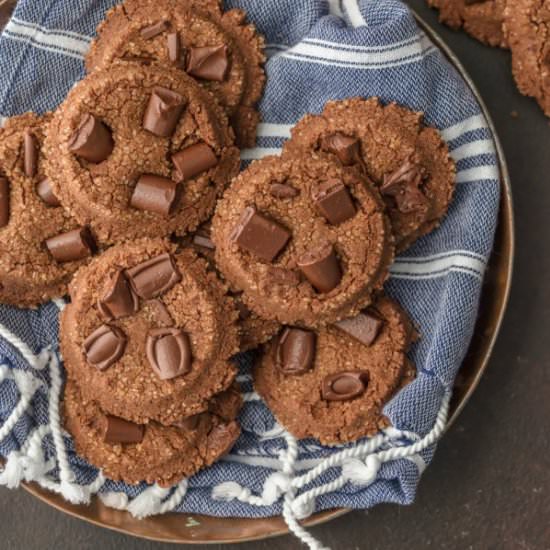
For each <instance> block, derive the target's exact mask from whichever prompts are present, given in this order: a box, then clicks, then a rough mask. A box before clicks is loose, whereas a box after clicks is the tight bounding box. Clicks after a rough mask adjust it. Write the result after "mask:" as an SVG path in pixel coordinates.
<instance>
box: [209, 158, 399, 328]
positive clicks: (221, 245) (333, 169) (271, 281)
mask: <svg viewBox="0 0 550 550" xmlns="http://www.w3.org/2000/svg"><path fill="white" fill-rule="evenodd" d="M212 239H213V241H214V243H215V244H216V263H217V265H218V268H219V269H220V271H221V272H222V273H223V275H224V276H225V277H226V279H227V280H228V281H229V282H230V284H231V285H232V287H234V288H235V289H238V290H242V291H243V294H242V299H243V301H244V302H245V304H246V305H247V306H248V307H249V308H250V309H251V310H252V311H254V312H256V313H257V314H258V315H260V316H261V317H264V318H266V319H273V320H277V321H279V322H284V323H299V324H304V325H319V324H324V323H327V322H331V321H334V320H336V319H341V318H342V317H345V316H347V315H350V314H352V313H353V312H354V311H358V310H359V309H360V308H361V307H362V306H364V305H366V304H368V303H369V302H370V299H371V293H372V291H373V289H375V288H378V287H380V286H381V285H382V283H383V281H384V279H385V278H386V276H387V269H388V266H389V263H390V262H391V260H392V259H393V244H392V237H391V231H390V229H389V222H388V220H387V218H386V216H385V214H384V207H383V203H382V201H381V200H380V198H379V195H378V193H377V192H376V190H375V189H374V188H373V187H372V186H371V185H370V184H369V182H368V180H366V179H365V178H364V177H363V176H361V175H360V174H359V173H358V171H356V170H354V169H349V168H345V167H342V166H341V165H338V164H336V163H335V162H333V161H332V159H330V158H327V157H323V156H322V155H308V154H306V155H297V156H295V157H290V156H289V157H288V158H287V159H284V160H283V159H280V158H279V157H267V158H265V159H262V160H261V161H258V162H255V163H253V164H252V165H251V166H250V167H249V168H248V170H246V171H245V172H243V173H242V174H240V176H239V177H238V178H236V179H235V180H234V182H233V184H232V185H231V187H230V188H229V189H228V190H227V191H226V193H225V195H224V197H223V199H222V200H221V201H220V202H219V203H218V207H217V209H216V214H215V216H214V218H213V222H212Z"/></svg>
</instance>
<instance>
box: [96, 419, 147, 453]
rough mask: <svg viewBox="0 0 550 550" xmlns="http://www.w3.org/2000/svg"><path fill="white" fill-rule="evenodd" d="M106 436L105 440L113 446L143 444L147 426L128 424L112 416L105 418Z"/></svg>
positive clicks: (126, 421)
mask: <svg viewBox="0 0 550 550" xmlns="http://www.w3.org/2000/svg"><path fill="white" fill-rule="evenodd" d="M105 419H106V422H105V424H106V425H105V435H104V436H103V440H104V441H105V443H110V444H111V445H116V444H121V443H141V442H142V441H143V436H144V435H145V426H142V425H141V424H135V423H134V422H128V420H124V419H123V418H119V417H118V416H112V415H110V414H108V415H106V417H105Z"/></svg>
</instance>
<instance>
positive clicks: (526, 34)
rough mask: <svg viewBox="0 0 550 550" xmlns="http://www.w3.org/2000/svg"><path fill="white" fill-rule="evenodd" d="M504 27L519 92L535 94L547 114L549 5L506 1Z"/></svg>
mask: <svg viewBox="0 0 550 550" xmlns="http://www.w3.org/2000/svg"><path fill="white" fill-rule="evenodd" d="M504 28H505V32H506V35H507V37H508V42H509V43H510V50H511V51H512V71H513V73H514V78H515V79H516V83H517V85H518V88H519V90H520V92H521V93H522V94H523V95H526V96H531V97H534V98H535V99H536V100H537V101H538V103H539V105H540V106H541V108H542V110H543V111H544V113H545V114H546V115H547V116H550V32H549V30H548V29H549V28H550V4H549V3H548V2H546V1H544V2H541V1H535V0H516V1H515V2H509V4H508V6H507V8H506V11H505V24H504Z"/></svg>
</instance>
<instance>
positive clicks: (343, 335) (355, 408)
mask: <svg viewBox="0 0 550 550" xmlns="http://www.w3.org/2000/svg"><path fill="white" fill-rule="evenodd" d="M414 338H416V331H415V330H414V328H413V326H412V324H411V322H410V321H409V319H408V317H407V315H406V314H405V312H404V311H403V310H402V309H401V308H400V307H399V306H398V305H397V304H396V303H395V302H393V301H392V300H390V299H389V298H386V297H381V298H379V299H378V300H377V301H376V303H375V304H374V306H372V307H371V308H369V309H367V310H365V311H363V312H361V313H360V314H359V315H358V316H357V317H355V318H353V319H347V320H345V321H342V322H340V323H338V324H337V325H333V326H330V327H327V328H324V329H321V330H318V331H310V330H304V329H300V328H296V327H286V328H284V329H283V330H282V332H281V333H280V335H279V336H278V337H277V338H274V339H273V341H272V342H271V343H270V344H269V345H267V346H266V348H265V353H264V355H263V357H262V358H261V359H260V361H259V362H258V365H257V366H256V368H255V371H254V380H255V381H254V386H255V388H256V391H257V392H258V393H259V394H260V395H261V396H262V397H263V399H264V400H265V401H266V402H267V404H268V406H269V407H270V409H271V411H272V412H273V414H274V415H275V416H276V418H277V420H278V421H279V422H280V423H281V424H282V425H283V426H285V428H287V429H288V430H289V431H290V432H291V433H292V434H294V435H295V436H296V437H298V438H307V437H314V438H317V439H319V440H320V441H321V443H323V444H326V445H335V444H338V443H346V442H349V441H355V440H356V439H359V438H360V437H364V436H367V435H373V434H375V433H376V432H377V431H378V430H379V429H380V428H383V427H385V426H387V425H388V420H387V419H386V418H385V417H384V415H383V414H382V409H383V407H384V405H385V403H387V402H388V400H389V399H390V398H391V397H392V396H393V395H394V394H395V393H396V392H397V391H398V390H399V389H400V388H402V387H403V386H404V385H406V384H408V383H409V382H410V381H411V380H412V379H413V378H414V372H415V369H414V367H413V365H412V363H411V362H410V361H409V360H408V359H407V358H406V356H405V353H406V352H407V350H408V348H409V345H410V343H411V341H412V340H413V339H414Z"/></svg>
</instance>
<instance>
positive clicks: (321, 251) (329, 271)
mask: <svg viewBox="0 0 550 550" xmlns="http://www.w3.org/2000/svg"><path fill="white" fill-rule="evenodd" d="M298 267H299V268H300V269H301V271H302V273H303V274H304V275H305V277H306V278H307V280H308V281H309V282H310V283H311V284H312V285H313V287H314V288H315V289H316V290H317V291H318V292H322V293H325V292H330V291H331V290H333V289H334V288H336V287H337V286H338V285H339V284H340V281H341V280H342V269H341V267H340V262H339V261H338V258H337V257H336V254H335V252H334V249H333V247H332V245H331V244H326V245H323V246H320V247H318V248H315V249H313V250H310V251H309V252H307V253H306V254H304V255H303V256H302V257H301V258H300V259H299V260H298Z"/></svg>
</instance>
